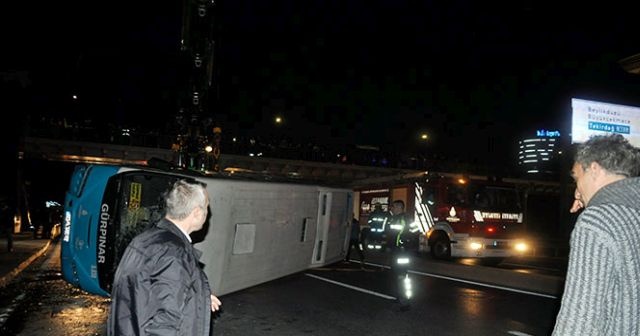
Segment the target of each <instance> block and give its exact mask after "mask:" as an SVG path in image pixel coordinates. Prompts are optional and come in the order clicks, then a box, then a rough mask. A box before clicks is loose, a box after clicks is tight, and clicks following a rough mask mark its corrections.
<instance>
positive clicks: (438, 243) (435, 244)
mask: <svg viewBox="0 0 640 336" xmlns="http://www.w3.org/2000/svg"><path fill="white" fill-rule="evenodd" d="M431 256H432V257H433V258H435V259H440V260H448V259H451V241H449V237H447V236H446V235H444V234H438V235H437V236H436V237H435V238H433V240H432V241H431Z"/></svg>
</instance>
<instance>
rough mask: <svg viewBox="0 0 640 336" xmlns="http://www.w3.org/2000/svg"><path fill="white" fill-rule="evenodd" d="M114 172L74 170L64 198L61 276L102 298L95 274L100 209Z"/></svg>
mask: <svg viewBox="0 0 640 336" xmlns="http://www.w3.org/2000/svg"><path fill="white" fill-rule="evenodd" d="M78 167H81V166H78ZM117 172H118V168H117V167H113V166H91V168H90V169H80V168H76V170H74V172H73V175H72V177H71V183H70V187H69V190H68V191H67V193H66V197H65V213H64V227H63V234H62V241H61V246H60V251H61V252H60V254H61V268H62V276H63V277H64V279H65V280H66V281H68V282H69V283H71V284H74V285H76V286H79V287H80V288H82V289H84V290H86V291H88V292H90V293H94V294H99V295H103V296H107V295H108V293H107V292H105V291H104V290H103V289H102V288H100V284H99V282H98V274H97V273H98V271H97V244H98V233H99V230H100V213H101V210H100V206H101V202H102V195H103V194H104V190H105V187H106V184H107V181H108V180H109V178H110V177H111V176H113V175H115V174H116V173H117ZM82 181H83V182H82ZM80 184H82V185H83V187H82V188H81V189H80V188H78V186H79V185H80Z"/></svg>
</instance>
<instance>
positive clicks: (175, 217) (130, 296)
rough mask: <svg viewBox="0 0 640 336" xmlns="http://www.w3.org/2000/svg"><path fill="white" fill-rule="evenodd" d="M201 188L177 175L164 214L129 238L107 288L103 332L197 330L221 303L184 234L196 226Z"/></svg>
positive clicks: (205, 328)
mask: <svg viewBox="0 0 640 336" xmlns="http://www.w3.org/2000/svg"><path fill="white" fill-rule="evenodd" d="M208 207H209V197H208V195H207V191H206V189H205V187H204V186H203V185H201V184H198V183H191V182H187V181H185V180H179V181H177V182H176V183H175V184H174V185H173V188H172V189H171V190H170V191H169V192H168V193H167V197H166V216H165V218H163V219H161V220H160V221H159V222H158V223H157V224H156V225H155V226H154V227H152V228H150V229H149V230H147V231H145V232H143V233H141V234H140V235H138V236H137V237H135V238H134V239H133V240H132V241H131V243H130V244H129V246H128V247H127V249H126V250H125V252H124V255H123V256H122V259H121V260H120V264H119V265H118V269H117V271H116V274H115V278H114V283H113V289H112V291H111V298H112V301H111V310H110V312H109V318H108V322H107V334H108V335H118V336H120V335H203V336H208V335H209V334H210V332H211V330H210V323H211V313H212V312H215V311H216V310H218V309H219V307H220V305H221V303H220V301H219V300H218V298H216V297H215V296H214V295H212V294H211V290H210V288H209V282H208V280H207V277H206V275H205V273H204V272H203V271H202V269H201V267H200V265H199V261H198V259H199V258H200V255H201V254H202V253H201V252H200V251H198V250H196V249H195V248H194V247H193V246H192V245H191V238H190V237H189V234H190V233H191V232H194V231H198V230H200V229H202V227H203V225H204V223H205V221H206V218H207V211H208Z"/></svg>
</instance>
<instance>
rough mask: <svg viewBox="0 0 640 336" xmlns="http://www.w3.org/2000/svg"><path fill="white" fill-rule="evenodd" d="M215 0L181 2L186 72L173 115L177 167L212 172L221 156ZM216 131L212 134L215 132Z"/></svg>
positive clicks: (182, 49) (181, 50) (187, 0)
mask: <svg viewBox="0 0 640 336" xmlns="http://www.w3.org/2000/svg"><path fill="white" fill-rule="evenodd" d="M214 20H215V1H214V0H183V15H182V34H181V37H182V39H181V41H180V42H181V45H180V52H181V53H182V56H183V60H184V63H183V64H186V66H185V70H188V73H187V76H185V77H186V78H185V80H184V83H183V87H184V91H183V93H182V95H181V99H180V108H179V110H178V113H177V114H176V125H177V128H178V129H177V135H176V143H175V144H174V150H175V151H176V152H177V159H176V161H177V162H176V164H177V165H178V166H179V167H182V168H187V169H194V170H200V171H215V170H217V167H218V158H219V155H220V133H221V129H220V128H219V127H214V123H213V117H212V114H213V113H212V106H213V105H214V104H213V103H214V102H216V101H217V99H216V98H217V95H213V96H212V93H214V92H215V91H214V85H215V83H214V77H215V76H214V50H215V40H214V32H215V29H214V27H215V26H214V24H215V21H214ZM214 129H215V131H214Z"/></svg>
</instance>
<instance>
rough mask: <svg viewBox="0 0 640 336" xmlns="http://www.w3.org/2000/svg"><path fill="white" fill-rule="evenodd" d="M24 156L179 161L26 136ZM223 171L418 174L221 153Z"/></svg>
mask: <svg viewBox="0 0 640 336" xmlns="http://www.w3.org/2000/svg"><path fill="white" fill-rule="evenodd" d="M19 157H20V158H21V159H40V160H51V161H63V162H77V163H96V164H134V165H147V164H148V161H149V160H150V159H152V158H156V159H160V160H162V161H166V162H176V158H177V153H176V152H175V151H172V150H170V149H166V148H157V147H136V146H125V145H117V144H108V143H97V142H83V141H69V140H59V139H50V138H38V137H24V138H23V139H22V141H21V143H20V150H19ZM219 167H220V170H221V171H226V172H229V173H235V172H241V173H247V172H250V173H259V174H263V175H267V176H274V177H288V178H293V179H300V180H309V181H317V182H321V183H325V184H330V185H338V186H350V185H351V184H352V182H353V181H356V180H366V179H372V178H380V177H385V176H395V175H399V176H401V175H405V174H415V173H419V171H416V170H410V169H398V168H382V167H369V166H359V165H350V164H337V163H327V162H315V161H302V160H287V159H277V158H268V157H255V156H243V155H231V154H221V155H220V159H219Z"/></svg>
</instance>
